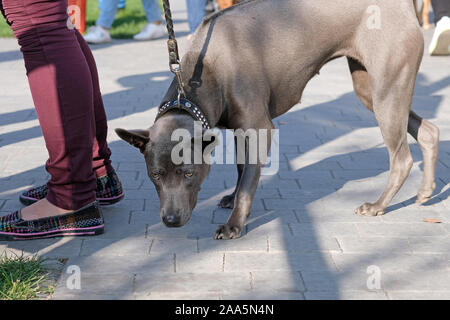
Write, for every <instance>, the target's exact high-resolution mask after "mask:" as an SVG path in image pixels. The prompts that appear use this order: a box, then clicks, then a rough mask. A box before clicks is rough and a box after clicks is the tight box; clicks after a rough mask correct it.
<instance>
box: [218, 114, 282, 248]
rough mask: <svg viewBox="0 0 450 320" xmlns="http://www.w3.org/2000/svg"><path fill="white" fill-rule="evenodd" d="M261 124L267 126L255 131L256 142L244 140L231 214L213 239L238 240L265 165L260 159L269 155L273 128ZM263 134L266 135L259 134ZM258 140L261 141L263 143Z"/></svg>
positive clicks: (270, 125)
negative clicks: (242, 160) (240, 170)
mask: <svg viewBox="0 0 450 320" xmlns="http://www.w3.org/2000/svg"><path fill="white" fill-rule="evenodd" d="M261 122H263V123H264V122H266V123H267V125H266V126H264V127H266V129H260V130H256V131H257V132H255V134H256V137H257V138H256V140H255V139H251V138H248V137H246V138H245V147H244V148H245V161H244V165H243V166H242V165H241V168H242V167H243V169H242V172H241V174H240V178H239V180H238V184H237V186H236V190H235V196H234V206H233V211H232V212H231V215H230V217H229V218H228V221H227V223H226V224H224V225H221V226H220V227H219V228H218V229H217V231H216V233H215V235H214V238H215V239H234V238H239V237H240V236H241V233H242V230H243V229H244V226H245V221H246V220H247V217H248V216H249V215H250V210H251V208H252V203H253V198H254V196H255V192H256V189H257V187H258V182H259V177H260V176H261V169H262V167H263V166H264V164H265V163H266V158H264V159H262V158H261V157H266V156H267V155H268V153H269V149H270V144H271V141H272V132H271V129H273V128H274V126H273V123H272V121H270V120H267V119H264V120H263V121H261ZM246 132H247V131H246ZM263 132H265V133H267V134H261V133H263ZM260 139H263V141H261V140H260ZM264 140H265V141H264ZM238 144H239V143H238V142H236V148H237V150H238V149H239V148H241V147H239V146H238ZM264 145H265V146H266V148H265V150H259V148H260V147H261V146H264ZM237 154H239V152H237ZM255 154H256V155H255ZM236 158H237V162H238V165H240V161H241V160H240V159H239V158H240V157H239V156H237V157H236ZM252 159H253V160H252ZM241 164H242V163H241Z"/></svg>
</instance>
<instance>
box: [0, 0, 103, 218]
mask: <svg viewBox="0 0 450 320" xmlns="http://www.w3.org/2000/svg"><path fill="white" fill-rule="evenodd" d="M2 2H3V8H4V11H5V14H6V18H7V20H8V21H9V22H10V23H11V28H12V30H13V32H14V35H15V36H16V37H17V39H18V42H19V45H20V46H21V51H22V53H23V56H24V60H25V67H26V70H27V76H28V81H29V84H30V89H31V93H32V96H33V101H34V104H35V108H36V112H37V114H38V118H39V122H40V124H41V128H42V132H43V135H44V139H45V143H46V146H47V149H48V153H49V160H48V161H47V164H46V169H47V171H48V172H49V173H50V175H51V179H50V181H49V182H48V184H47V185H48V189H49V192H48V195H47V200H48V202H49V203H50V204H52V205H54V206H56V207H58V208H62V209H65V210H77V209H79V208H82V207H84V206H86V205H88V204H90V203H92V202H94V201H95V188H96V177H95V174H94V171H93V170H92V149H93V141H94V136H95V122H94V108H93V83H92V79H91V73H90V70H89V66H88V63H87V61H86V59H85V58H84V55H83V51H82V50H81V48H80V45H79V43H78V41H77V36H76V31H75V30H70V29H68V28H67V19H68V16H67V13H66V10H67V2H65V1H64V0H58V1H41V0H2ZM41 201H42V200H41ZM41 201H39V202H38V203H36V204H34V205H33V206H35V207H34V209H38V208H39V205H38V204H39V203H40V202H41ZM44 202H45V201H44ZM36 205H38V206H36ZM33 206H30V207H28V208H26V209H29V210H28V211H27V210H26V209H23V210H22V213H23V214H25V213H26V212H29V211H30V210H31V211H32V210H33V208H32V207H33ZM47 213H48V215H55V214H56V213H52V212H50V211H48V212H47Z"/></svg>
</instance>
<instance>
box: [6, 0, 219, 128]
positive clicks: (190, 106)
mask: <svg viewBox="0 0 450 320" xmlns="http://www.w3.org/2000/svg"><path fill="white" fill-rule="evenodd" d="M0 1H1V0H0ZM162 2H163V8H164V17H165V19H166V27H167V34H168V35H169V40H167V49H168V50H169V68H170V71H171V72H172V73H173V74H174V75H175V78H176V79H177V85H178V88H177V89H178V98H177V100H175V101H168V102H166V103H164V104H163V105H161V106H160V107H159V110H158V114H157V116H156V119H158V118H159V117H160V116H162V115H163V114H165V113H166V112H167V111H169V110H173V109H179V110H180V109H181V110H184V111H186V112H188V113H189V114H190V115H191V116H192V117H193V118H194V119H195V120H197V121H200V122H201V123H202V127H203V129H211V126H210V125H209V123H208V119H207V118H206V116H205V114H204V113H203V112H202V110H201V109H200V108H198V107H197V106H196V105H195V104H194V103H192V102H191V101H189V100H188V99H187V98H186V94H185V92H184V84H183V79H182V78H181V63H180V56H179V54H178V44H177V40H176V39H175V31H174V30H173V20H172V12H171V11H170V3H169V0H162ZM156 119H155V121H156Z"/></svg>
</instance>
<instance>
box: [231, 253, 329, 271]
mask: <svg viewBox="0 0 450 320" xmlns="http://www.w3.org/2000/svg"><path fill="white" fill-rule="evenodd" d="M330 268H331V269H333V268H334V264H333V261H332V260H331V257H330V256H329V255H328V254H327V253H318V252H313V253H298V252H296V253H292V252H291V253H289V254H288V253H287V252H274V253H271V252H269V253H253V252H252V253H226V254H225V268H224V271H225V272H236V271H237V270H239V271H292V270H321V269H327V270H328V269H330Z"/></svg>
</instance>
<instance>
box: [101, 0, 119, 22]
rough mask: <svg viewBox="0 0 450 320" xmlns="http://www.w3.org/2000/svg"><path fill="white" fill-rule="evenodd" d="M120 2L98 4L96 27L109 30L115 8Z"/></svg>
mask: <svg viewBox="0 0 450 320" xmlns="http://www.w3.org/2000/svg"><path fill="white" fill-rule="evenodd" d="M119 2H120V0H102V2H101V4H100V14H99V16H98V18H97V22H96V25H97V26H100V27H102V28H105V29H110V28H111V26H112V24H113V22H114V18H115V17H116V13H117V6H118V4H119Z"/></svg>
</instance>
